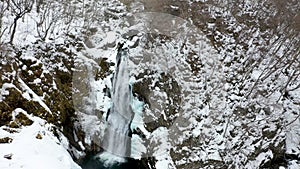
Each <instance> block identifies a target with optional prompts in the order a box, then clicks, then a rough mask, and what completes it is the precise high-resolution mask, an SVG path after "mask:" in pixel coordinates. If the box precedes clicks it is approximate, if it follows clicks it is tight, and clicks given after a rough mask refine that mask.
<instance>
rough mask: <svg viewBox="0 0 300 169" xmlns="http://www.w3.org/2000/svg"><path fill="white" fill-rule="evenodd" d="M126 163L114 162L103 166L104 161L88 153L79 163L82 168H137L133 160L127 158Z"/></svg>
mask: <svg viewBox="0 0 300 169" xmlns="http://www.w3.org/2000/svg"><path fill="white" fill-rule="evenodd" d="M127 161H128V162H126V163H116V164H114V165H112V166H108V167H107V166H104V163H103V162H102V161H100V159H99V158H96V156H95V155H88V156H86V158H85V159H83V161H82V163H81V165H80V166H81V167H82V169H137V168H139V167H138V164H137V162H136V161H135V160H132V159H128V160H127Z"/></svg>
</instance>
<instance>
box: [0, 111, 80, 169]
mask: <svg viewBox="0 0 300 169" xmlns="http://www.w3.org/2000/svg"><path fill="white" fill-rule="evenodd" d="M19 113H23V114H24V115H26V116H27V117H28V118H29V119H30V120H32V121H33V123H32V124H31V125H29V126H23V127H21V128H18V129H9V128H7V127H6V126H2V127H1V128H0V138H5V137H8V138H11V139H12V140H11V141H9V142H8V143H2V144H0V150H1V151H0V168H1V169H20V168H24V169H41V168H43V169H54V168H55V169H80V168H81V167H80V166H78V164H76V163H75V162H74V161H73V159H72V157H71V156H70V154H69V152H68V151H67V149H68V146H69V143H68V140H67V139H66V138H65V137H64V136H63V135H62V134H59V136H60V140H59V139H58V138H57V137H56V136H54V134H53V130H54V128H55V126H53V125H51V124H49V123H47V122H46V121H45V120H42V119H40V118H38V117H34V116H32V115H28V113H27V112H25V111H24V110H22V109H21V108H18V109H16V110H15V111H14V115H15V116H17V115H18V114H19Z"/></svg>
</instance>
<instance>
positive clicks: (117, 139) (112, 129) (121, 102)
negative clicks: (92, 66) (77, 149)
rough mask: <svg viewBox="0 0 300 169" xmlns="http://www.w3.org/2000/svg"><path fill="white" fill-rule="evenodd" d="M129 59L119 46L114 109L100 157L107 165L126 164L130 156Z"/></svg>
mask: <svg viewBox="0 0 300 169" xmlns="http://www.w3.org/2000/svg"><path fill="white" fill-rule="evenodd" d="M127 57H128V56H127V51H126V49H122V45H121V46H119V48H118V53H117V58H116V59H117V66H116V72H115V74H114V78H113V86H112V87H113V90H112V107H111V110H110V113H108V114H107V116H108V117H107V128H106V131H105V135H104V139H103V148H104V150H105V151H106V152H104V153H102V154H101V155H100V159H102V160H103V161H105V164H106V165H112V164H114V163H116V162H118V163H122V162H125V161H126V160H125V158H124V157H129V156H130V148H131V147H130V146H131V130H130V123H131V120H132V117H133V112H132V109H131V107H130V105H131V104H130V103H131V90H130V86H129V71H128V69H127V59H128V58H127ZM113 156H114V157H113Z"/></svg>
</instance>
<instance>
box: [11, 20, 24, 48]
mask: <svg viewBox="0 0 300 169" xmlns="http://www.w3.org/2000/svg"><path fill="white" fill-rule="evenodd" d="M20 18H21V17H20V16H16V18H15V19H14V23H13V24H14V26H13V29H12V33H11V35H10V41H9V43H10V44H13V41H14V37H15V33H16V29H17V23H18V20H19V19H20Z"/></svg>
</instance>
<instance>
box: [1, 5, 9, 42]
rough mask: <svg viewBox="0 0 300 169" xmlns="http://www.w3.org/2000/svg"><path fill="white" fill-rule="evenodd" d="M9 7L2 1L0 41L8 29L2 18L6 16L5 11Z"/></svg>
mask: <svg viewBox="0 0 300 169" xmlns="http://www.w3.org/2000/svg"><path fill="white" fill-rule="evenodd" d="M7 7H8V5H7V3H0V43H1V38H2V36H3V34H4V32H5V31H6V30H7V27H3V24H2V18H3V16H4V13H5V12H6V11H7Z"/></svg>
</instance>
